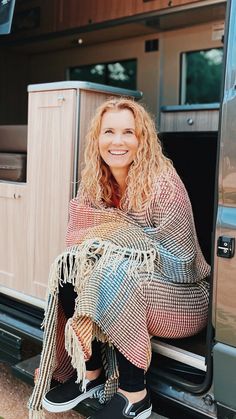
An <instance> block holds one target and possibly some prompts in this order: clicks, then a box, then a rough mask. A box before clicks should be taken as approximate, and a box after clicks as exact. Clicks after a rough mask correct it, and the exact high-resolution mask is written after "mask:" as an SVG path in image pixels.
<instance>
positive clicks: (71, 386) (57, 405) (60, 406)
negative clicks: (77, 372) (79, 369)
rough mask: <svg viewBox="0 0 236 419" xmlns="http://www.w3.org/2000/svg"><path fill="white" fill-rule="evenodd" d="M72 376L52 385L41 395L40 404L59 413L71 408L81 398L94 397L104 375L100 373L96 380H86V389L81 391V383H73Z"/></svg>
mask: <svg viewBox="0 0 236 419" xmlns="http://www.w3.org/2000/svg"><path fill="white" fill-rule="evenodd" d="M75 380H76V377H75V376H73V377H72V378H70V379H69V380H68V381H66V382H65V383H63V384H59V385H57V386H56V387H53V388H52V389H51V390H49V391H48V392H47V394H45V396H44V397H43V401H42V405H43V407H44V408H45V409H46V410H47V411H48V412H54V413H60V412H66V411H67V410H70V409H73V408H74V407H75V406H77V404H79V403H80V402H81V401H82V400H85V399H87V398H88V397H95V395H96V392H99V391H101V390H102V389H103V387H104V383H105V377H104V374H103V373H102V374H101V375H100V376H99V377H98V378H96V380H91V381H89V380H86V390H85V391H84V392H83V391H82V384H81V383H78V384H77V383H75Z"/></svg>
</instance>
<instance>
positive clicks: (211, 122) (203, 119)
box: [159, 110, 219, 132]
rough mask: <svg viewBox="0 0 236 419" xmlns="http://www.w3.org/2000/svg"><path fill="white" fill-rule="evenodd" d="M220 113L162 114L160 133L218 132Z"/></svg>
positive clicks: (211, 111)
mask: <svg viewBox="0 0 236 419" xmlns="http://www.w3.org/2000/svg"><path fill="white" fill-rule="evenodd" d="M218 123H219V111H217V110H210V111H208V110H207V111H206V110H204V111H186V112H183V111H181V112H178V111H177V112H162V113H161V123H160V129H159V131H160V132H196V131H217V130H218Z"/></svg>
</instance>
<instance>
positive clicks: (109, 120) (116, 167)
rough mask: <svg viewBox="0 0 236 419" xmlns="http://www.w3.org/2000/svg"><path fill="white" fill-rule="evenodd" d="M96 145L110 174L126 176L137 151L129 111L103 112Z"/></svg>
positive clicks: (133, 125)
mask: <svg viewBox="0 0 236 419" xmlns="http://www.w3.org/2000/svg"><path fill="white" fill-rule="evenodd" d="M98 144H99V151H100V155H101V157H102V159H103V160H104V161H105V163H106V164H107V165H108V166H109V167H110V169H111V172H112V174H113V175H127V174H128V171H129V167H130V165H131V163H132V162H133V160H134V158H135V156H136V153H137V150H138V139H137V137H136V135H135V120H134V116H133V113H132V112H131V111H130V110H129V109H122V110H118V111H117V110H114V111H107V112H105V113H104V115H103V117H102V121H101V131H100V135H99V139H98Z"/></svg>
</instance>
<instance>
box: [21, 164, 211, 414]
mask: <svg viewBox="0 0 236 419" xmlns="http://www.w3.org/2000/svg"><path fill="white" fill-rule="evenodd" d="M169 177H170V178H171V183H169V182H166V179H165V176H162V177H160V178H159V179H158V183H157V188H154V193H153V197H152V199H151V201H150V204H149V205H148V206H146V207H145V209H144V211H140V212H139V213H129V214H125V213H124V212H122V211H121V210H119V209H116V208H101V209H98V208H94V207H93V205H91V204H90V203H85V204H84V203H81V202H80V199H79V198H78V197H77V198H75V199H73V200H72V201H71V202H70V209H69V213H70V220H69V225H68V230H67V236H66V243H67V246H68V247H67V248H66V249H65V251H64V252H63V253H62V254H61V255H59V256H58V257H57V258H56V260H55V261H54V263H53V264H52V266H51V270H50V274H49V287H48V297H47V301H48V303H47V308H46V311H45V318H44V323H43V326H44V340H43V350H42V355H41V362H40V366H39V374H38V377H37V380H36V383H35V387H34V391H33V394H32V396H31V398H30V400H29V404H28V406H29V410H30V417H32V418H41V417H43V412H42V409H41V401H42V397H43V395H44V394H45V393H46V392H47V391H48V390H49V388H50V383H51V379H52V378H55V379H57V380H58V381H61V382H64V381H65V380H67V379H68V378H69V377H70V376H71V375H72V374H73V368H75V369H76V371H77V382H80V381H82V383H83V386H84V387H85V385H84V383H85V373H86V367H85V361H86V360H88V359H89V358H90V356H91V343H92V340H93V339H98V340H100V341H101V342H102V343H103V345H102V351H103V361H104V368H105V372H106V376H107V381H106V384H105V388H104V391H103V392H102V393H101V394H100V395H99V398H100V401H101V402H104V401H106V400H108V399H109V398H110V397H112V395H113V394H114V392H115V391H116V389H117V382H118V375H119V373H118V368H117V362H116V357H115V351H114V346H115V347H116V348H117V349H118V350H119V351H120V352H121V353H123V354H124V356H125V357H126V358H127V359H128V360H130V361H131V362H132V363H133V364H134V365H136V366H137V367H139V368H143V369H144V370H147V369H148V367H149V365H150V360H151V344H150V337H151V336H153V335H155V336H160V337H172V338H173V337H176V338H179V337H185V336H190V335H193V334H195V333H197V332H198V331H200V330H201V329H202V328H203V327H204V326H205V324H206V320H207V307H208V294H209V293H208V283H207V282H206V281H205V280H204V278H205V277H207V275H209V271H210V267H209V266H208V265H207V263H206V262H205V260H204V258H203V255H202V253H201V250H200V247H199V244H198V241H197V237H196V232H195V227H194V221H193V215H192V209H191V204H190V202H189V198H188V195H187V193H186V190H185V188H184V186H183V184H182V182H181V180H180V179H179V177H178V175H177V174H176V172H175V171H174V170H173V171H172V173H171V175H169ZM171 184H172V187H171V190H172V192H170V189H169V188H170V185H171ZM62 278H63V279H62ZM64 282H70V283H72V284H73V286H74V289H75V291H76V292H77V298H76V301H75V312H74V315H73V317H72V318H71V319H69V320H66V319H65V315H64V313H63V310H62V308H61V306H60V303H59V299H58V294H59V289H60V286H63V284H64Z"/></svg>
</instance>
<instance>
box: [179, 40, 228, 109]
mask: <svg viewBox="0 0 236 419" xmlns="http://www.w3.org/2000/svg"><path fill="white" fill-rule="evenodd" d="M222 60H223V48H214V49H209V50H202V51H193V52H184V53H182V57H181V104H194V103H195V104H198V103H214V102H219V101H220V89H221V78H222Z"/></svg>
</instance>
